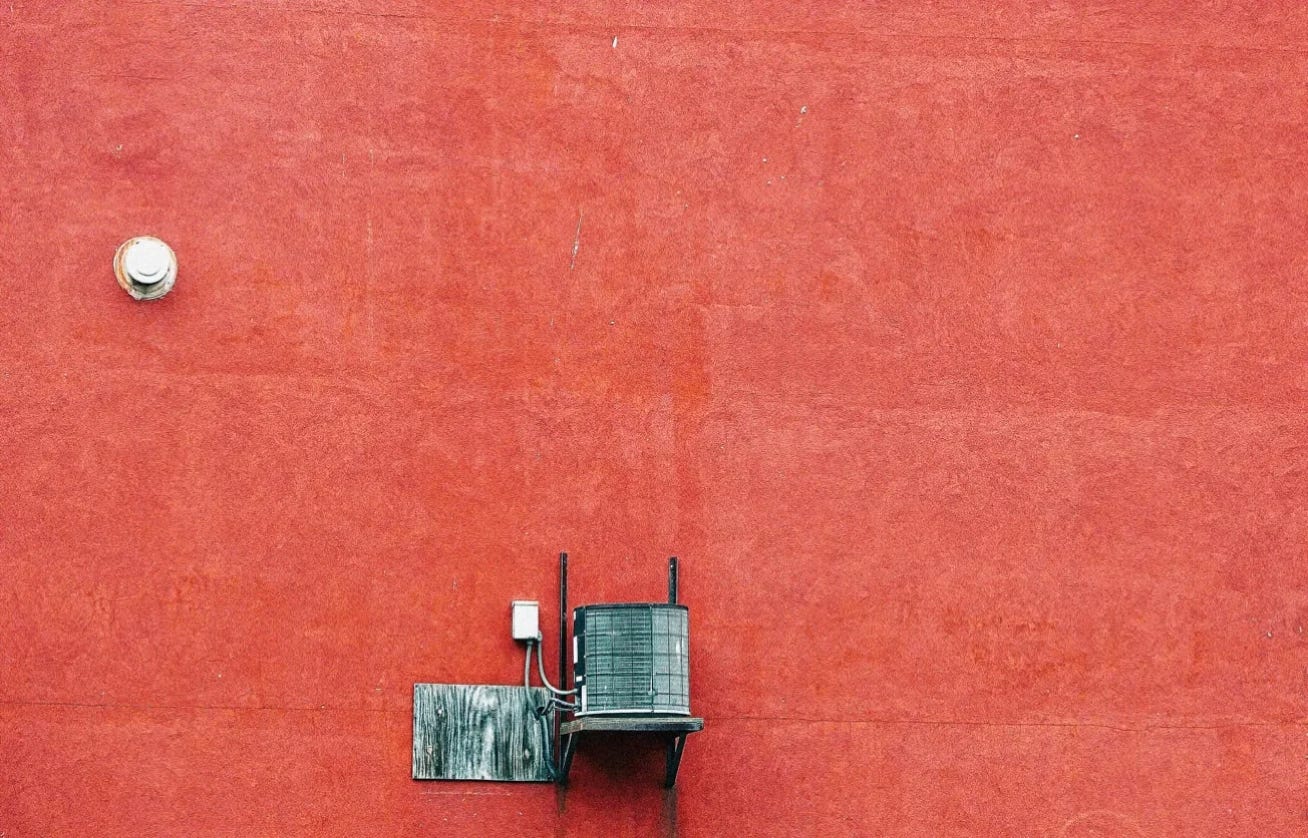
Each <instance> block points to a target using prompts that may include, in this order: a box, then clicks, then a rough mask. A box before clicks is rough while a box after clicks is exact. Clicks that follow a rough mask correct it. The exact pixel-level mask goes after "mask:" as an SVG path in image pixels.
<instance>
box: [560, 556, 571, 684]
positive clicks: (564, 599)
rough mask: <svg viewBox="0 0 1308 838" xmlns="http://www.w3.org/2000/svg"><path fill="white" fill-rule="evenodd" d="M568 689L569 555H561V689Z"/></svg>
mask: <svg viewBox="0 0 1308 838" xmlns="http://www.w3.org/2000/svg"><path fill="white" fill-rule="evenodd" d="M568 688H569V687H568V554H567V553H559V689H561V690H566V689H568Z"/></svg>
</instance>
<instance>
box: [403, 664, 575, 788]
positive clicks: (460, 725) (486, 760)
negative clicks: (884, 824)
mask: <svg viewBox="0 0 1308 838" xmlns="http://www.w3.org/2000/svg"><path fill="white" fill-rule="evenodd" d="M547 700H548V697H547V695H546V692H545V690H544V689H542V688H539V687H535V688H532V689H527V688H526V687H502V686H471V685H466V684H414V685H413V779H415V780H506V781H515V782H533V781H536V782H550V781H551V780H552V779H553V777H552V776H551V773H550V752H549V737H550V735H551V731H550V728H549V727H548V726H547V724H546V722H545V721H542V720H541V719H540V718H539V717H538V716H537V715H536V712H535V708H536V707H538V706H540V705H542V704H544V703H545V702H546V701H547Z"/></svg>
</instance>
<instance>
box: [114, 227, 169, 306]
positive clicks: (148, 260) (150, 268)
mask: <svg viewBox="0 0 1308 838" xmlns="http://www.w3.org/2000/svg"><path fill="white" fill-rule="evenodd" d="M114 276H115V277H117V278H118V284H119V285H121V286H122V288H123V290H124V291H126V292H127V293H128V294H130V295H132V299H134V300H157V299H159V298H160V297H162V296H163V295H165V294H167V293H168V292H169V291H171V290H173V284H174V283H175V282H176V281H177V255H176V254H174V253H173V249H172V248H171V247H169V246H168V245H167V244H165V243H164V242H163V241H162V240H160V239H157V238H155V237H154V236H137V237H136V238H131V239H128V240H127V241H125V242H123V243H122V244H121V245H119V246H118V252H117V253H115V254H114Z"/></svg>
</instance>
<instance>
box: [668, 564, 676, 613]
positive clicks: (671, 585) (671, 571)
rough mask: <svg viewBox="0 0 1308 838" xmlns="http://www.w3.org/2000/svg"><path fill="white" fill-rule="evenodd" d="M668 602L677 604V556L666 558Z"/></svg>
mask: <svg viewBox="0 0 1308 838" xmlns="http://www.w3.org/2000/svg"><path fill="white" fill-rule="evenodd" d="M668 603H669V604H671V605H676V604H677V557H676V556H673V557H672V558H670V559H668Z"/></svg>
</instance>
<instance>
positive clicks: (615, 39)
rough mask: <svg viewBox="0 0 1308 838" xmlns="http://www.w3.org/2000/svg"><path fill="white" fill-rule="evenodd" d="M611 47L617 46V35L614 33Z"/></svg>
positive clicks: (615, 47)
mask: <svg viewBox="0 0 1308 838" xmlns="http://www.w3.org/2000/svg"><path fill="white" fill-rule="evenodd" d="M613 48H614V49H617V48H618V36H617V35H614V36H613Z"/></svg>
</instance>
